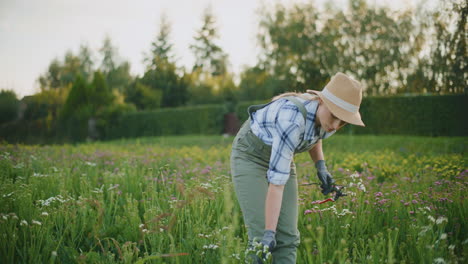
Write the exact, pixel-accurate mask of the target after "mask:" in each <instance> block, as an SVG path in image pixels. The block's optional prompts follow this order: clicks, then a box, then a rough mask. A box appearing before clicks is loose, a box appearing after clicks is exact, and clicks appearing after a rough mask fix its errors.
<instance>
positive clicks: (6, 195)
mask: <svg viewBox="0 0 468 264" xmlns="http://www.w3.org/2000/svg"><path fill="white" fill-rule="evenodd" d="M13 193H14V192H11V193H9V194H4V195H3V198H5V197H10V196H12V195H13Z"/></svg>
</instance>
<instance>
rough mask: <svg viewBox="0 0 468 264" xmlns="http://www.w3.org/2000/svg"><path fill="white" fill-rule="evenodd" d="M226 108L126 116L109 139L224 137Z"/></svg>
mask: <svg viewBox="0 0 468 264" xmlns="http://www.w3.org/2000/svg"><path fill="white" fill-rule="evenodd" d="M225 113H226V111H225V107H224V106H223V105H201V106H192V107H178V108H166V109H160V110H153V111H141V112H133V113H128V114H124V115H123V116H121V117H120V118H119V119H118V122H117V123H116V124H114V125H110V126H109V130H108V133H107V134H108V137H109V138H123V137H141V136H162V135H183V134H221V133H222V132H223V117H224V114H225Z"/></svg>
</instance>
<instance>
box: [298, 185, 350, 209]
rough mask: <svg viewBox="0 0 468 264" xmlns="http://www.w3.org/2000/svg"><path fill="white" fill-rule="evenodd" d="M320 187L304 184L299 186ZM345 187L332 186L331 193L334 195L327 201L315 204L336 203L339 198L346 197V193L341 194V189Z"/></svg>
mask: <svg viewBox="0 0 468 264" xmlns="http://www.w3.org/2000/svg"><path fill="white" fill-rule="evenodd" d="M314 184H316V185H320V184H319V183H304V184H300V185H301V186H303V185H314ZM344 188H345V187H344V186H342V185H332V191H331V192H334V193H335V195H334V196H333V198H328V199H325V200H322V201H318V202H316V204H323V203H326V202H336V201H337V200H338V199H340V197H341V196H347V194H346V193H344V192H343V189H344Z"/></svg>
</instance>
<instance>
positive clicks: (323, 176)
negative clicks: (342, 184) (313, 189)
mask: <svg viewBox="0 0 468 264" xmlns="http://www.w3.org/2000/svg"><path fill="white" fill-rule="evenodd" d="M315 168H317V177H318V178H319V180H320V182H322V184H321V185H320V188H322V193H323V194H324V195H327V194H329V193H330V192H332V190H333V185H335V181H334V180H333V177H332V176H331V174H330V173H329V172H328V170H327V166H326V165H325V161H324V160H319V161H317V162H316V163H315Z"/></svg>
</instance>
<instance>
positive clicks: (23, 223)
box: [20, 220, 28, 226]
mask: <svg viewBox="0 0 468 264" xmlns="http://www.w3.org/2000/svg"><path fill="white" fill-rule="evenodd" d="M27 225H28V221H26V220H21V222H20V226H27Z"/></svg>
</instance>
